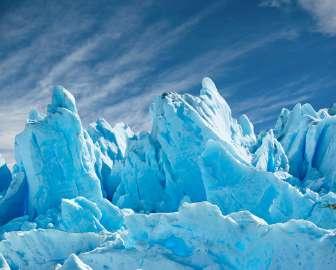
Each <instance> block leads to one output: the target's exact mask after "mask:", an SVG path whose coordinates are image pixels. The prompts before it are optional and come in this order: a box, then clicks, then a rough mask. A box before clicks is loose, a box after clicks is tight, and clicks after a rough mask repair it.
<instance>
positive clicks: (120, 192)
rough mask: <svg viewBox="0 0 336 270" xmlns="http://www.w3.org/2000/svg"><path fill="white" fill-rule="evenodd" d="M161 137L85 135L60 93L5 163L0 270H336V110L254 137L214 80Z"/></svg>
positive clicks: (164, 102) (172, 114)
mask: <svg viewBox="0 0 336 270" xmlns="http://www.w3.org/2000/svg"><path fill="white" fill-rule="evenodd" d="M150 113H151V117H152V127H151V130H149V131H142V132H135V131H133V130H132V129H131V128H130V127H129V126H127V125H126V124H124V123H117V124H115V125H110V124H109V123H108V122H107V121H106V120H104V119H103V118H99V119H98V120H97V121H96V122H94V123H92V124H90V125H89V126H88V127H87V128H85V127H84V126H83V124H82V121H81V119H80V116H79V111H78V109H77V105H76V101H75V98H74V97H73V95H72V94H71V93H70V92H69V91H68V90H66V89H65V88H63V87H62V86H56V87H55V88H54V89H53V90H52V95H51V102H50V104H49V105H48V106H47V111H46V113H45V114H43V113H40V112H38V111H37V110H36V109H33V110H32V111H31V112H30V113H29V115H28V117H27V121H26V125H25V128H24V130H23V131H22V132H21V133H20V134H18V135H17V136H16V138H15V146H14V147H15V159H16V164H14V166H13V168H12V169H9V167H8V166H7V165H6V162H5V161H4V159H3V158H2V157H1V156H0V269H12V270H14V269H42V270H43V269H58V270H61V269H63V270H69V269H72V270H73V269H82V270H84V269H85V270H90V269H208V270H209V269H307V268H310V269H335V268H336V193H335V191H336V168H335V166H334V164H335V162H334V161H333V157H334V155H335V154H336V132H335V131H336V130H335V121H336V116H335V113H334V107H331V108H329V109H321V110H319V111H315V110H314V109H313V107H312V106H311V105H309V104H304V105H301V104H297V105H296V106H295V107H294V108H293V109H292V110H289V109H283V110H282V111H281V113H280V116H279V118H278V120H277V122H276V124H275V127H274V129H270V130H266V131H261V132H259V133H258V134H257V133H256V131H255V129H254V126H253V124H252V122H251V121H250V120H249V118H248V116H247V115H241V116H239V117H237V118H236V117H235V116H234V115H233V114H232V111H231V109H230V107H229V105H228V104H227V102H226V101H225V99H224V98H223V97H222V96H221V95H220V91H219V90H218V89H217V87H216V85H215V84H214V82H213V81H212V80H211V79H210V78H204V79H203V81H202V87H201V90H200V94H199V96H193V95H190V94H179V93H176V92H165V93H163V94H162V95H160V96H158V97H157V98H156V99H155V100H154V101H153V103H152V105H151V107H150Z"/></svg>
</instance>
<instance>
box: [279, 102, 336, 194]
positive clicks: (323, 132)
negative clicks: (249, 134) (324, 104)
mask: <svg viewBox="0 0 336 270" xmlns="http://www.w3.org/2000/svg"><path fill="white" fill-rule="evenodd" d="M275 133H276V135H277V139H278V140H279V141H280V143H281V145H282V146H283V148H284V150H285V153H286V155H287V157H288V159H289V164H290V167H289V168H290V169H289V171H290V173H291V174H293V175H294V176H296V177H298V178H300V179H301V180H302V186H304V187H309V188H310V189H312V190H315V191H317V192H320V193H328V192H329V191H333V192H335V191H336V182H335V181H336V180H335V179H336V170H335V166H334V162H333V157H334V156H335V155H336V117H335V116H334V115H329V114H328V113H327V111H326V110H320V111H319V112H316V111H315V110H314V109H313V108H312V106H311V105H310V104H304V105H301V104H297V105H296V106H295V107H294V108H293V110H292V111H289V110H287V109H284V110H283V111H282V113H281V114H280V117H279V119H278V121H277V124H276V127H275Z"/></svg>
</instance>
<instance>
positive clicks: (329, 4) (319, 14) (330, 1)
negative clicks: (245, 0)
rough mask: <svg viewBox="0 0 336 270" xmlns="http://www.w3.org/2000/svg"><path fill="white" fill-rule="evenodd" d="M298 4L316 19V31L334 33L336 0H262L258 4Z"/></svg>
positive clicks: (335, 33) (335, 32)
mask: <svg viewBox="0 0 336 270" xmlns="http://www.w3.org/2000/svg"><path fill="white" fill-rule="evenodd" d="M290 5H293V6H294V5H298V6H299V7H301V8H302V9H303V10H305V11H307V12H308V13H310V15H311V16H313V18H314V19H315V21H316V24H317V27H318V31H320V32H322V33H325V34H329V35H336V0H262V1H260V6H262V7H275V8H281V7H284V6H290Z"/></svg>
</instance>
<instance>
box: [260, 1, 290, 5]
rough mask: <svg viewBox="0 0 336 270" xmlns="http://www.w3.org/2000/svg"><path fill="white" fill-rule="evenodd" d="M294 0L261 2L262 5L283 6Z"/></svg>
mask: <svg viewBox="0 0 336 270" xmlns="http://www.w3.org/2000/svg"><path fill="white" fill-rule="evenodd" d="M291 1H292V0H263V1H261V2H260V6H262V7H281V6H285V5H289V4H291Z"/></svg>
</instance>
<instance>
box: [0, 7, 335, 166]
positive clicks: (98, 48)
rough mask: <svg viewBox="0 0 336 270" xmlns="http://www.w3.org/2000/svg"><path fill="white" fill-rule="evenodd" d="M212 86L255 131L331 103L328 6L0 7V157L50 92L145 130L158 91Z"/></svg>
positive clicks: (87, 118)
mask: <svg viewBox="0 0 336 270" xmlns="http://www.w3.org/2000/svg"><path fill="white" fill-rule="evenodd" d="M204 76H210V77H212V78H213V79H214V81H215V83H216V84H217V86H218V88H219V89H220V91H221V93H222V94H223V96H224V97H225V98H226V99H227V101H228V102H229V104H230V105H231V107H232V110H233V113H234V115H240V114H242V113H247V114H248V116H249V117H250V118H251V119H252V121H253V122H254V123H255V125H256V127H257V129H258V130H260V129H265V128H270V127H272V126H273V125H274V123H275V120H276V118H277V115H278V114H279V111H280V109H281V108H282V107H292V106H293V104H296V103H298V102H310V103H312V104H313V106H314V107H315V108H320V107H328V106H330V105H331V104H332V103H333V102H336V3H335V1H334V0H260V1H257V0H255V1H253V0H231V1H230V0H227V1H203V0H193V1H181V0H179V1H175V0H172V1H168V0H167V1H155V0H153V1H112V0H106V1H104V0H97V1H77V0H74V1H46V0H44V1H42V0H41V1H35V0H31V1H15V0H14V1H13V0H0V95H1V99H0V153H2V154H3V155H4V156H5V157H6V158H7V159H8V160H9V161H10V162H12V160H13V154H12V149H13V142H14V136H15V135H16V134H17V133H18V132H20V131H21V130H22V129H23V128H24V125H25V119H26V115H27V113H28V112H29V110H30V109H31V108H33V107H36V108H38V109H40V110H41V111H44V109H45V106H46V104H47V103H48V102H49V99H50V90H51V88H52V86H53V85H57V84H61V85H63V86H65V87H66V88H68V89H69V90H71V91H72V93H74V95H75V96H76V98H77V102H78V106H79V110H80V115H81V117H82V119H83V122H84V124H85V125H87V124H88V123H90V122H92V121H94V120H95V119H96V118H98V117H104V118H106V119H107V120H108V121H109V122H110V123H112V124H113V123H115V122H118V121H124V122H126V123H128V124H129V125H131V126H133V127H135V128H136V129H137V130H141V129H148V128H149V127H150V118H149V114H148V107H149V104H150V103H151V101H152V100H153V97H155V96H156V95H158V94H160V93H162V92H164V91H171V90H174V91H178V92H189V93H193V94H197V93H198V91H199V88H200V81H201V79H202V77H204Z"/></svg>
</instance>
